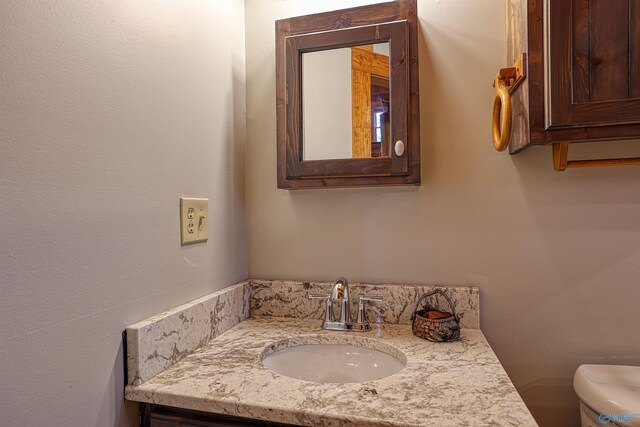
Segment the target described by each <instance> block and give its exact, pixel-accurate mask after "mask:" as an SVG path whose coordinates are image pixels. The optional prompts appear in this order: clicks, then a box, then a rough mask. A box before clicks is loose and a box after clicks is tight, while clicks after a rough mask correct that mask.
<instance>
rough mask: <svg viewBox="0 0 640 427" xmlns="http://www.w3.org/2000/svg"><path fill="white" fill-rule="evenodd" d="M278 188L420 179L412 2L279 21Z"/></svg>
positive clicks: (416, 77) (401, 1)
mask: <svg viewBox="0 0 640 427" xmlns="http://www.w3.org/2000/svg"><path fill="white" fill-rule="evenodd" d="M276 32H277V37H276V39H277V45H276V62H277V70H276V71H277V88H276V89H277V113H278V114H277V128H278V133H277V136H278V138H277V139H278V188H285V189H299V188H317V187H344V186H362V185H366V186H368V185H399V184H419V183H420V136H419V111H418V81H417V79H418V58H417V23H416V4H415V1H413V0H400V1H394V2H389V3H380V4H375V5H370V6H363V7H357V8H352V9H345V10H339V11H334V12H326V13H321V14H316V15H309V16H302V17H296V18H289V19H285V20H281V21H277V23H276Z"/></svg>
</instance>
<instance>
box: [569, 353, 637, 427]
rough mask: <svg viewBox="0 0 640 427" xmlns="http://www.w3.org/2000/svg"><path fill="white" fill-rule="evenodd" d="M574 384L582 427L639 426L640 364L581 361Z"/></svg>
mask: <svg viewBox="0 0 640 427" xmlns="http://www.w3.org/2000/svg"><path fill="white" fill-rule="evenodd" d="M573 388H574V389H575V391H576V394H577V395H578V397H579V398H580V418H581V420H582V427H602V426H621V427H623V426H626V427H640V366H619V365H581V366H580V367H578V369H577V370H576V373H575V375H574V376H573Z"/></svg>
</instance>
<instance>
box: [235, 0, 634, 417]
mask: <svg viewBox="0 0 640 427" xmlns="http://www.w3.org/2000/svg"><path fill="white" fill-rule="evenodd" d="M361 3H363V2H356V1H337V0H336V1H331V2H322V3H321V2H316V1H314V0H298V1H287V2H283V1H280V0H247V1H246V4H245V9H246V10H245V17H246V28H247V31H246V55H247V120H248V121H247V124H248V127H247V132H248V139H247V141H248V142H247V235H248V250H249V274H250V276H251V277H263V278H291V279H294V278H297V279H323V280H332V279H335V278H336V277H338V276H340V275H345V276H347V277H348V278H349V279H350V280H353V281H370V282H396V283H444V284H450V285H456V284H473V285H477V286H479V287H480V289H481V295H482V296H481V299H482V302H481V305H482V315H481V322H482V329H483V330H484V332H485V334H486V336H487V338H488V339H489V341H490V343H491V345H492V346H493V348H494V349H495V351H496V353H497V355H498V357H499V358H500V361H501V362H502V363H503V364H504V366H505V368H506V369H507V372H508V373H509V375H510V376H511V378H512V380H513V381H514V383H515V384H516V386H517V388H518V390H519V391H520V393H521V394H522V396H523V397H524V399H525V401H526V403H527V404H528V405H529V407H530V409H531V410H532V411H533V413H534V415H535V416H536V417H537V419H538V421H539V422H540V423H541V425H545V426H546V425H551V426H569V425H572V424H573V425H575V423H577V401H576V398H575V396H574V394H573V392H572V384H571V378H572V375H573V371H574V370H575V368H576V367H577V366H578V365H579V364H581V363H620V364H635V365H639V364H640V337H639V336H638V326H639V325H640V310H639V307H638V301H640V283H639V282H640V190H639V189H638V183H639V182H640V168H634V167H627V168H624V167H619V168H601V169H585V170H570V171H567V172H565V173H555V172H553V170H552V167H551V150H550V148H546V147H545V148H543V147H535V148H532V149H530V150H528V151H526V152H524V153H521V154H520V155H518V156H513V157H510V156H509V155H507V154H506V153H497V152H495V151H494V150H493V147H492V144H491V140H490V127H489V117H490V113H491V111H490V108H491V102H492V95H493V94H492V89H491V80H492V78H493V76H494V75H495V73H496V70H497V69H498V68H500V67H503V66H505V65H506V64H505V63H504V57H505V42H504V31H505V5H504V1H502V0H448V1H440V0H420V1H419V10H418V13H419V17H420V26H421V31H422V34H421V36H420V97H421V98H420V105H421V116H422V119H421V130H422V133H421V136H422V137H421V141H422V153H423V155H422V169H423V172H422V181H423V183H422V185H421V186H419V187H402V188H361V189H339V190H335V189H334V190H305V191H299V192H289V191H286V190H277V189H276V142H275V134H276V129H275V83H274V82H275V73H274V70H275V63H274V20H276V19H279V18H285V17H289V16H295V15H303V14H307V13H313V12H318V11H320V9H319V8H320V7H324V8H325V9H327V10H328V9H330V8H332V7H333V8H339V7H347V6H351V5H356V4H361ZM633 145H634V144H633V143H629V142H627V143H616V144H615V147H610V146H606V145H605V146H602V147H601V146H584V147H581V149H577V150H576V153H577V152H578V151H582V152H583V153H584V155H585V156H588V155H605V156H606V155H625V154H627V155H629V154H635V155H638V153H637V148H635V147H634V146H633ZM635 146H638V144H637V143H636V144H635ZM634 149H635V150H636V152H635V153H634V152H633V150H634ZM572 155H573V154H572ZM422 386H423V385H420V384H416V387H422Z"/></svg>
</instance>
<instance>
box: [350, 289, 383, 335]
mask: <svg viewBox="0 0 640 427" xmlns="http://www.w3.org/2000/svg"><path fill="white" fill-rule="evenodd" d="M382 299H383V298H382V297H381V296H379V295H361V296H360V298H359V299H358V317H357V318H356V323H357V324H360V325H362V328H363V329H364V330H365V331H368V330H369V320H368V319H367V312H366V310H365V307H364V302H365V301H377V302H380V301H382Z"/></svg>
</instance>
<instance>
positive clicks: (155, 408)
mask: <svg viewBox="0 0 640 427" xmlns="http://www.w3.org/2000/svg"><path fill="white" fill-rule="evenodd" d="M140 426H141V427H266V426H270V427H294V426H293V425H292V424H279V423H273V422H270V421H262V420H254V419H250V418H242V417H233V416H230V415H219V414H210V413H206V412H200V411H192V410H188V409H181V408H172V407H169V406H162V405H154V404H150V403H141V404H140Z"/></svg>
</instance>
